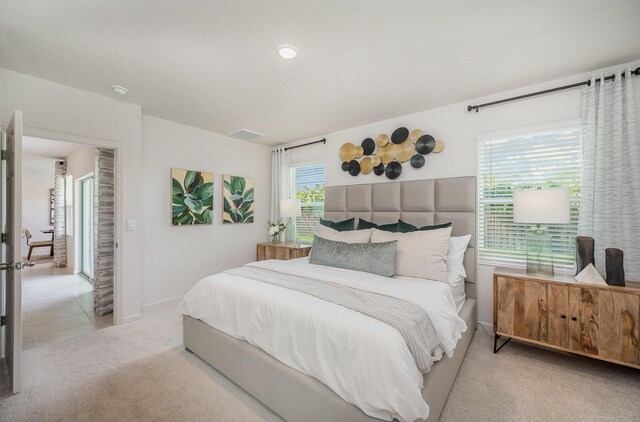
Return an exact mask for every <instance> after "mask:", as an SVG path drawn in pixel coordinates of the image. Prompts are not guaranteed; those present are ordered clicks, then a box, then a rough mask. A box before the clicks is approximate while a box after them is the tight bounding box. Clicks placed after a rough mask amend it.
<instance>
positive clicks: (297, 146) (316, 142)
mask: <svg viewBox="0 0 640 422" xmlns="http://www.w3.org/2000/svg"><path fill="white" fill-rule="evenodd" d="M320 142H322V143H323V144H326V143H327V140H326V139H325V138H322V139H320V140H319V141H313V142H307V143H306V144H302V145H296V146H293V147H286V148H285V149H284V150H285V151H289V150H290V149H296V148H300V147H306V146H307V145H313V144H319V143H320Z"/></svg>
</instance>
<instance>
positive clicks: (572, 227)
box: [478, 126, 582, 272]
mask: <svg viewBox="0 0 640 422" xmlns="http://www.w3.org/2000/svg"><path fill="white" fill-rule="evenodd" d="M581 138H582V136H581V129H580V128H579V127H578V126H571V127H565V128H562V129H554V130H545V131H537V132H530V133H523V134H517V135H512V136H498V137H487V138H481V139H479V140H478V158H479V163H478V246H479V248H478V250H479V252H478V253H479V262H480V263H481V264H488V265H503V266H511V267H525V266H526V246H527V240H526V239H527V230H529V229H530V226H529V225H527V224H516V223H514V222H513V196H512V195H513V191H515V190H519V189H534V188H536V187H542V188H551V187H568V188H570V189H571V222H570V223H569V224H555V225H549V226H548V230H549V232H550V234H551V236H552V239H553V240H552V246H553V258H554V265H555V270H556V271H558V272H571V271H573V270H574V262H575V237H576V235H577V232H578V210H579V205H580V178H581V176H582V174H581V172H582V140H581Z"/></svg>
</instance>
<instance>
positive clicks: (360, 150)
mask: <svg viewBox="0 0 640 422" xmlns="http://www.w3.org/2000/svg"><path fill="white" fill-rule="evenodd" d="M355 152H356V156H355V158H361V157H362V155H363V154H364V148H362V147H361V146H360V145H358V146H357V147H356V148H355Z"/></svg>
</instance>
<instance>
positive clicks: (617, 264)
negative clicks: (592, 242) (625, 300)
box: [604, 248, 624, 286]
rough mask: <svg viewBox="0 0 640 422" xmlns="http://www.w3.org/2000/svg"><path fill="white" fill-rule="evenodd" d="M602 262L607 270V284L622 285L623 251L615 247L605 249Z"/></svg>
mask: <svg viewBox="0 0 640 422" xmlns="http://www.w3.org/2000/svg"><path fill="white" fill-rule="evenodd" d="M604 264H605V267H606V270H607V278H606V280H605V281H606V282H607V284H611V285H612V286H624V253H623V252H622V251H621V250H620V249H616V248H607V249H605V250H604Z"/></svg>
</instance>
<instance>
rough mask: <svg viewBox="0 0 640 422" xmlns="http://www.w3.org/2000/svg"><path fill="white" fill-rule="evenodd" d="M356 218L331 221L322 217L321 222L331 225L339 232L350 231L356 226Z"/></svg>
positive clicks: (324, 224)
mask: <svg viewBox="0 0 640 422" xmlns="http://www.w3.org/2000/svg"><path fill="white" fill-rule="evenodd" d="M355 221H356V219H355V218H350V219H348V220H343V221H329V220H323V219H320V224H322V225H323V226H327V227H330V228H332V229H334V230H338V231H339V232H348V231H349V230H353V227H354V226H355Z"/></svg>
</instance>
